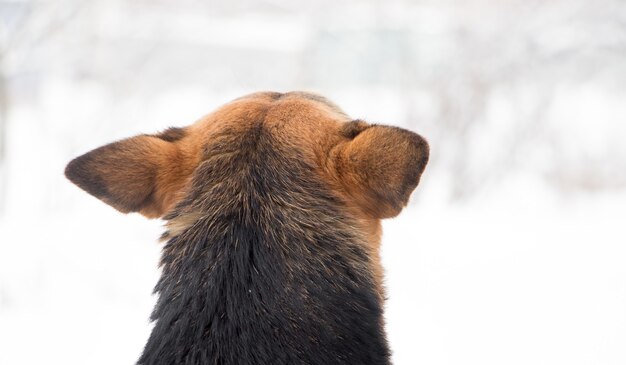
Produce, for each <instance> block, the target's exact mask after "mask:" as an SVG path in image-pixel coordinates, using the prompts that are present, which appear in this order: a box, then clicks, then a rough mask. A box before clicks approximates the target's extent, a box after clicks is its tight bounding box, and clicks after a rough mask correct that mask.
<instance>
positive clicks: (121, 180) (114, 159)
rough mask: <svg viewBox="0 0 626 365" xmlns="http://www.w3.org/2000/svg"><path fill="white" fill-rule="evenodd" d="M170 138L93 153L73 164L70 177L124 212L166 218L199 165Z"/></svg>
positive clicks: (117, 144) (114, 145)
mask: <svg viewBox="0 0 626 365" xmlns="http://www.w3.org/2000/svg"><path fill="white" fill-rule="evenodd" d="M170 134H171V133H170ZM164 136H167V134H166V133H162V134H161V135H159V136H149V135H141V136H137V137H133V138H128V139H125V140H122V141H119V142H115V143H111V144H108V145H105V146H102V147H100V148H97V149H95V150H93V151H90V152H87V153H86V154H84V155H82V156H80V157H77V158H75V159H74V160H72V161H71V162H70V163H69V164H68V165H67V167H66V168H65V176H67V178H68V179H69V180H71V181H72V182H73V183H74V184H76V185H78V186H79V187H80V188H81V189H83V190H85V191H86V192H88V193H89V194H91V195H93V196H95V197H96V198H98V199H100V200H102V201H103V202H105V203H107V204H109V205H111V206H112V207H113V208H115V209H117V210H119V211H120V212H123V213H129V212H139V213H141V214H143V215H144V216H146V217H149V218H157V217H160V216H162V215H163V214H164V213H165V212H167V211H168V210H169V209H171V208H172V207H173V206H174V205H175V203H176V202H177V201H178V199H179V195H180V193H181V191H182V190H183V189H184V186H185V184H186V182H187V180H188V178H189V177H190V176H191V173H192V172H193V169H194V167H193V166H190V163H189V160H188V159H185V156H184V155H183V154H182V151H181V149H180V148H179V147H178V146H177V143H176V141H175V140H172V139H168V138H165V137H164Z"/></svg>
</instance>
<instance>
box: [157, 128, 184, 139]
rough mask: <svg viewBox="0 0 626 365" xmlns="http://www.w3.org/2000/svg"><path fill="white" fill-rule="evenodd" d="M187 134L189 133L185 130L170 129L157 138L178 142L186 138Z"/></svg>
mask: <svg viewBox="0 0 626 365" xmlns="http://www.w3.org/2000/svg"><path fill="white" fill-rule="evenodd" d="M186 134H187V132H186V131H185V129H184V128H178V127H169V128H167V129H166V130H164V131H163V132H161V133H159V134H157V135H156V136H157V137H158V138H160V139H162V140H164V141H167V142H176V141H178V140H180V139H182V138H183V137H185V135H186Z"/></svg>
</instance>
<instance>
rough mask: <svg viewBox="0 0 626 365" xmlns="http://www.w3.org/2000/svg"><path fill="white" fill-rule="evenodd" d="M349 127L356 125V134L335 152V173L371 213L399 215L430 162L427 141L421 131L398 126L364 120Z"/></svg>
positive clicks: (349, 193) (353, 127)
mask: <svg viewBox="0 0 626 365" xmlns="http://www.w3.org/2000/svg"><path fill="white" fill-rule="evenodd" d="M347 127H349V128H351V129H355V130H354V131H351V132H350V133H351V134H354V135H356V136H355V137H354V138H353V139H352V140H351V141H348V142H346V143H344V144H343V145H341V146H339V148H337V149H336V151H335V152H334V156H333V160H334V168H335V175H336V176H337V177H338V179H339V181H340V182H341V185H343V188H344V190H345V191H346V192H347V194H348V195H349V196H350V198H352V199H353V200H354V201H355V202H356V204H357V205H358V206H359V207H361V208H362V209H363V210H364V212H365V213H367V214H368V215H370V216H372V217H374V218H390V217H394V216H396V215H398V214H399V213H400V211H401V210H402V208H404V207H405V206H406V204H407V202H408V200H409V197H410V195H411V192H413V190H414V189H415V188H416V187H417V184H418V183H419V181H420V177H421V175H422V172H423V171H424V168H425V167H426V164H427V163H428V157H429V146H428V143H427V142H426V140H425V139H424V138H422V137H421V136H420V135H418V134H416V133H413V132H410V131H408V130H405V129H402V128H397V127H388V126H381V125H373V126H369V125H367V124H366V123H364V122H361V121H355V122H351V123H349V124H348V125H347ZM360 130H361V131H360ZM359 131H360V132H359Z"/></svg>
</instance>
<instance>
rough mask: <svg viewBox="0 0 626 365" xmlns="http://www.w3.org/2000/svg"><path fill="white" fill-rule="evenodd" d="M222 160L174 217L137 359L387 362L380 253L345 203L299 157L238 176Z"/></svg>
mask: <svg viewBox="0 0 626 365" xmlns="http://www.w3.org/2000/svg"><path fill="white" fill-rule="evenodd" d="M266 157H267V156H266ZM268 158H271V157H268ZM216 163H218V165H219V161H217V162H216V161H213V162H212V163H211V164H207V166H202V167H200V170H199V172H198V174H197V176H196V178H195V180H194V185H193V187H192V189H191V192H190V194H189V197H188V198H187V199H185V200H183V202H182V203H181V204H179V206H178V207H177V208H176V209H175V210H174V212H172V213H171V214H170V215H169V216H167V217H166V218H167V219H169V224H168V225H169V226H170V227H176V232H173V230H172V232H170V233H169V235H168V234H166V237H169V240H168V242H167V244H166V245H165V247H164V249H163V257H162V263H161V264H162V270H163V271H162V276H161V279H160V280H159V282H158V284H157V286H156V288H155V292H156V293H158V295H159V299H158V302H157V305H156V307H155V309H154V312H153V315H152V319H153V320H154V321H155V322H156V323H155V326H154V329H153V331H152V334H151V336H150V338H149V340H148V343H147V345H146V347H145V350H144V353H143V355H142V356H141V358H140V360H139V363H140V364H168V365H171V364H233V365H234V364H387V363H388V361H389V360H388V359H389V350H388V347H387V343H386V339H385V335H384V330H383V318H382V303H381V300H380V297H379V295H378V294H377V291H376V285H375V283H374V279H373V276H372V273H371V261H370V258H369V257H368V255H367V253H366V250H365V249H364V245H363V242H362V239H363V238H362V237H361V236H360V235H359V232H357V231H356V229H355V228H354V224H352V223H351V222H350V220H349V219H348V218H344V217H343V215H342V212H341V205H340V203H339V201H338V200H337V199H336V198H335V197H333V196H332V194H330V193H328V192H327V191H326V190H325V189H324V188H323V187H322V186H319V185H318V184H317V183H315V180H314V179H308V178H307V177H306V174H304V173H302V171H305V170H306V169H304V168H302V169H299V168H298V166H297V163H296V164H295V166H294V163H293V162H291V163H289V164H287V163H282V165H281V161H280V160H279V161H274V163H273V164H271V165H272V166H273V170H272V171H266V170H262V168H261V167H255V168H253V169H248V170H246V171H245V173H243V174H242V173H241V171H238V173H237V174H234V176H237V178H236V179H235V178H233V179H231V180H228V179H226V180H224V176H221V177H213V175H212V173H214V170H215V169H223V168H229V166H231V165H233V164H232V161H231V162H230V165H228V164H225V165H224V166H215V164H216ZM258 166H260V165H258ZM277 166H278V167H277ZM231 168H232V167H231ZM277 168H278V169H279V171H276V169H277ZM218 178H219V179H218ZM294 182H297V184H294ZM190 217H191V218H190ZM181 222H184V223H181Z"/></svg>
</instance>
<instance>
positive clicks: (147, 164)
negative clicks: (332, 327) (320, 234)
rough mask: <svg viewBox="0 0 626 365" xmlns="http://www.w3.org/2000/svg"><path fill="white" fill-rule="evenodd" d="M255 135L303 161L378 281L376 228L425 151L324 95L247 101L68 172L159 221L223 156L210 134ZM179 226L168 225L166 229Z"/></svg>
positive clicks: (410, 137)
mask: <svg viewBox="0 0 626 365" xmlns="http://www.w3.org/2000/svg"><path fill="white" fill-rule="evenodd" d="M254 128H262V129H263V130H264V131H265V132H266V133H269V134H271V135H272V137H273V139H274V140H275V141H276V143H277V146H276V148H282V149H291V150H294V151H298V155H299V157H296V156H294V158H304V159H306V160H307V161H306V162H307V165H310V166H312V167H313V168H314V169H315V171H314V173H315V174H316V176H318V177H319V180H320V181H321V182H323V183H324V184H325V185H326V186H327V187H328V188H329V189H330V190H331V191H333V192H334V194H335V195H336V196H337V197H338V198H339V199H340V200H341V201H342V202H343V203H344V206H345V214H346V215H347V216H349V217H350V218H352V219H354V221H355V222H358V223H359V225H360V227H355V228H357V229H358V230H360V231H361V232H363V233H365V235H366V237H368V239H367V241H368V244H369V245H370V247H368V250H369V252H370V253H371V255H372V257H373V259H374V262H375V263H376V267H375V268H373V269H374V272H375V276H376V279H377V281H378V282H380V268H379V265H378V259H377V257H378V243H379V239H380V223H379V220H380V219H382V218H388V217H393V216H396V215H397V214H398V213H399V212H400V211H401V209H402V208H403V207H404V206H405V205H406V204H407V201H408V199H409V196H410V194H411V192H412V191H413V190H414V189H415V187H416V186H417V184H418V182H419V180H420V176H421V174H422V172H423V170H424V168H425V166H426V163H427V161H428V155H429V148H428V144H427V143H426V141H425V140H424V139H423V138H422V137H420V136H419V135H417V134H415V133H413V132H410V131H407V130H404V129H400V128H396V127H389V126H383V125H376V124H368V123H366V122H364V121H361V120H351V119H350V118H349V117H348V116H347V115H345V114H344V113H343V112H342V111H341V110H340V109H339V108H338V107H337V106H336V105H334V104H332V103H331V102H329V101H328V100H326V99H325V98H323V97H320V96H317V95H313V94H308V93H303V92H291V93H286V94H281V93H272V92H265V93H256V94H252V95H248V96H245V97H243V98H240V99H237V100H234V101H232V102H230V103H228V104H226V105H225V106H223V107H221V108H219V109H218V110H216V111H215V112H213V113H211V114H209V115H207V116H206V117H204V118H202V119H200V120H199V121H197V122H196V123H194V124H192V125H190V126H188V127H185V128H171V129H168V130H166V131H165V132H162V133H160V134H155V135H140V136H136V137H132V138H129V139H125V140H122V141H118V142H115V143H111V144H108V145H105V146H103V147H100V148H98V149H95V150H93V151H91V152H88V153H86V154H84V155H82V156H80V157H78V158H76V159H74V160H73V161H71V162H70V163H69V164H68V166H67V168H66V170H65V174H66V176H67V177H68V178H69V179H70V180H71V181H72V182H74V183H75V184H76V185H78V186H79V187H81V188H82V189H84V190H85V191H87V192H88V193H90V194H92V195H94V196H95V197H97V198H99V199H101V200H102V201H104V202H105V203H107V204H109V205H111V206H113V207H114V208H116V209H117V210H119V211H121V212H124V213H128V212H139V213H141V214H143V215H145V216H146V217H150V218H156V217H162V216H164V215H165V214H166V213H167V212H168V211H171V210H172V209H173V208H174V207H175V206H176V204H177V203H178V202H179V201H180V200H181V199H183V198H184V197H185V195H186V193H187V192H188V190H189V185H190V183H191V181H192V177H193V174H194V171H196V169H197V168H198V166H200V165H201V163H202V162H203V159H204V157H205V152H206V150H207V149H209V148H210V149H212V150H215V149H220V150H223V151H224V152H225V153H228V148H229V146H228V145H226V144H224V143H223V142H220V141H223V139H218V138H215V137H216V136H218V135H224V134H229V135H232V136H235V137H236V136H237V135H238V134H241V135H244V134H249V132H250V131H251V130H252V129H254ZM216 141H217V142H216ZM286 147H288V148H286ZM192 222H193V219H189V223H190V224H191V223H192ZM185 225H186V224H185V223H184V222H183V223H181V222H180V221H179V222H172V225H171V226H170V229H173V230H176V229H184V228H185V227H184V226H185ZM178 226H180V227H178Z"/></svg>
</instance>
